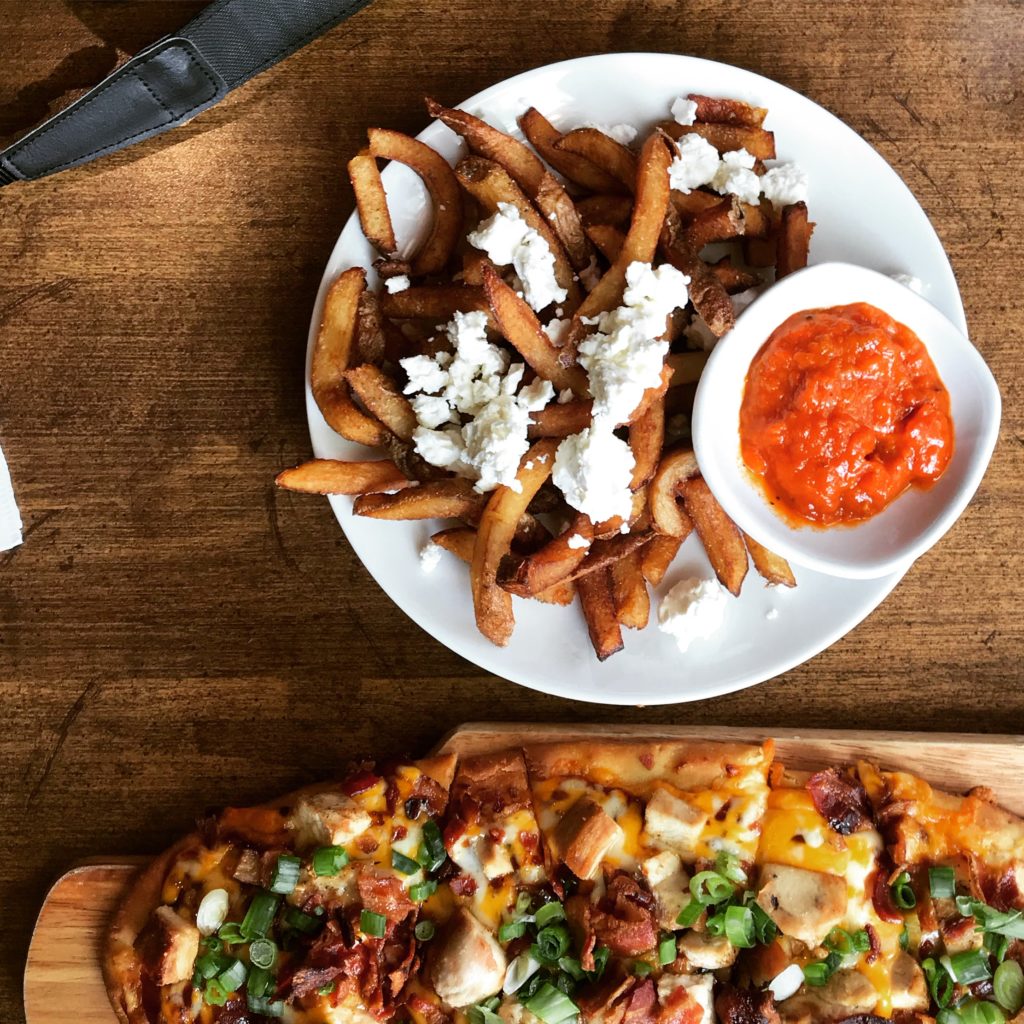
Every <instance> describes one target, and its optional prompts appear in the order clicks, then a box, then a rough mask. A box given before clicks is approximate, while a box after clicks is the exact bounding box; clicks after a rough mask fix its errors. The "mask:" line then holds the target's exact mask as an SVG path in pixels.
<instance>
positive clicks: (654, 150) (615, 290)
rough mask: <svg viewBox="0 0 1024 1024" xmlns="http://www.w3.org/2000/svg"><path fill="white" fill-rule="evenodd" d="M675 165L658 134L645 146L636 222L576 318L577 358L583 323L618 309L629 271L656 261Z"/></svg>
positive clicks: (572, 339) (572, 342)
mask: <svg viewBox="0 0 1024 1024" xmlns="http://www.w3.org/2000/svg"><path fill="white" fill-rule="evenodd" d="M671 162H672V157H671V154H670V153H669V151H668V146H667V145H665V141H664V139H663V138H662V137H661V136H660V135H658V134H657V133H654V134H653V135H651V136H650V137H649V138H648V139H647V141H646V142H645V143H644V146H643V149H642V150H641V152H640V165H639V170H638V172H637V188H636V202H635V204H634V206H633V219H632V221H631V222H630V225H629V233H628V234H627V235H626V241H625V242H624V243H623V246H622V251H621V252H620V253H619V258H618V259H617V260H616V261H615V262H614V263H613V264H612V265H611V267H610V268H609V269H608V271H607V272H606V273H605V275H604V276H603V277H602V278H601V280H600V281H598V283H597V285H596V287H595V288H594V290H593V291H592V292H591V293H590V294H589V295H588V296H587V297H586V299H584V300H583V304H582V305H581V306H580V308H579V309H577V310H576V313H575V315H574V316H573V322H572V326H571V327H570V328H569V340H568V343H567V348H570V353H569V354H571V355H572V357H573V358H574V357H575V348H576V345H577V344H578V343H579V341H580V339H581V338H582V337H583V336H584V335H585V334H586V333H587V325H586V324H584V323H583V318H584V317H587V318H591V317H595V316H597V315H598V314H599V313H603V312H605V311H606V310H609V309H614V308H615V307H616V306H617V305H618V304H619V303H620V302H621V301H622V292H623V289H624V287H625V283H626V268H627V267H628V266H629V265H630V263H633V262H634V261H639V262H640V263H650V262H651V261H652V260H653V259H654V254H655V252H656V251H657V248H658V239H659V236H660V235H661V229H662V225H663V224H664V222H665V214H666V211H667V209H668V193H669V187H668V166H669V164H670V163H671Z"/></svg>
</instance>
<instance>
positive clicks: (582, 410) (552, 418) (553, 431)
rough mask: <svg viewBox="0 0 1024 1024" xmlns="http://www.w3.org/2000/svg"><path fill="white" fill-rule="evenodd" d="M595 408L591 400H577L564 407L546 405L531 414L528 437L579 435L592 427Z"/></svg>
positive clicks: (564, 404)
mask: <svg viewBox="0 0 1024 1024" xmlns="http://www.w3.org/2000/svg"><path fill="white" fill-rule="evenodd" d="M593 408H594V403H593V402H592V401H591V400H590V399H589V398H586V399H582V398H577V399H575V400H573V401H571V402H565V403H563V404H562V405H557V404H555V403H551V404H550V405H546V406H544V408H543V409H540V410H539V411H537V412H533V413H530V427H529V430H528V431H527V436H528V437H531V438H534V437H568V436H569V435H570V434H578V433H579V432H580V431H581V430H583V429H584V428H585V427H589V426H590V418H591V413H592V411H593Z"/></svg>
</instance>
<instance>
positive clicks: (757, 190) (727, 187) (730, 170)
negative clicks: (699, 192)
mask: <svg viewBox="0 0 1024 1024" xmlns="http://www.w3.org/2000/svg"><path fill="white" fill-rule="evenodd" d="M753 166H754V155H753V153H748V152H747V151H746V150H745V149H733V150H730V151H729V152H728V153H723V154H722V162H721V163H720V164H719V165H718V169H717V170H716V171H715V176H714V177H713V178H712V179H711V187H712V188H713V189H714V190H715V191H716V192H718V193H719V194H720V195H726V194H727V193H731V194H732V195H734V196H736V197H738V198H739V199H740V200H741V201H742V202H744V203H756V202H757V200H758V197H759V196H760V195H761V179H760V178H758V176H757V175H756V174H755V173H754V172H753V171H752V170H751V168H752V167H753Z"/></svg>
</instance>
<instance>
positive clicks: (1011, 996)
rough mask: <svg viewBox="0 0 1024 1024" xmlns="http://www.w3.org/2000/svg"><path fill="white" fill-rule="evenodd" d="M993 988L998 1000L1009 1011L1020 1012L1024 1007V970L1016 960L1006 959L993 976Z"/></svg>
mask: <svg viewBox="0 0 1024 1024" xmlns="http://www.w3.org/2000/svg"><path fill="white" fill-rule="evenodd" d="M992 989H993V991H994V992H995V996H996V1002H997V1003H998V1004H999V1005H1000V1006H1001V1007H1002V1008H1003V1009H1004V1010H1006V1011H1008V1012H1009V1013H1020V1011H1021V1008H1024V970H1021V966H1020V964H1019V963H1017V961H1016V960H1006V961H1004V962H1003V963H1001V964H1000V965H999V966H998V967H997V968H996V973H995V974H994V975H993V976H992Z"/></svg>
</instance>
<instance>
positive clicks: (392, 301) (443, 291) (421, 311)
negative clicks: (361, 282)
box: [381, 284, 490, 324]
mask: <svg viewBox="0 0 1024 1024" xmlns="http://www.w3.org/2000/svg"><path fill="white" fill-rule="evenodd" d="M489 308H490V307H489V306H488V305H487V296H486V295H485V294H484V290H483V288H475V287H473V286H471V285H466V284H423V285H418V286H416V285H414V286H413V287H412V288H406V289H405V291H401V292H395V294H394V295H390V294H388V293H385V294H384V295H382V296H381V310H382V312H383V313H384V315H385V316H388V317H391V318H392V319H393V320H430V321H431V322H432V323H435V324H439V323H442V322H443V321H445V320H450V319H451V318H452V316H453V315H454V314H455V313H457V312H458V313H471V312H473V311H474V310H481V311H482V312H488V310H489Z"/></svg>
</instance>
